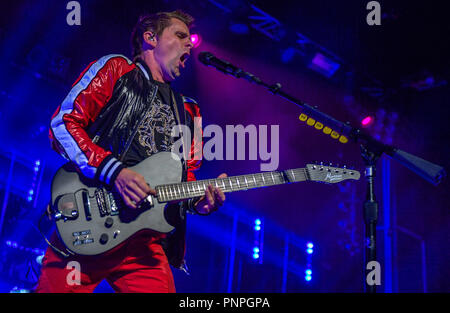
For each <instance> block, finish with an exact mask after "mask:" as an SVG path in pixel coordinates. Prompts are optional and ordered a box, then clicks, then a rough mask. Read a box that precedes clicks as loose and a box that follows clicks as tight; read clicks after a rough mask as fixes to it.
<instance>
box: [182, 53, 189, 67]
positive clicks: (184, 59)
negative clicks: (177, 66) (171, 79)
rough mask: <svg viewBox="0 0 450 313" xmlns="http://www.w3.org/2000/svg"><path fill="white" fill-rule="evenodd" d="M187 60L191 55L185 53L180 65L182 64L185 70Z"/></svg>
mask: <svg viewBox="0 0 450 313" xmlns="http://www.w3.org/2000/svg"><path fill="white" fill-rule="evenodd" d="M187 59H189V53H187V52H185V53H183V54H182V55H181V57H180V63H181V66H182V67H183V68H184V66H185V64H186V61H187Z"/></svg>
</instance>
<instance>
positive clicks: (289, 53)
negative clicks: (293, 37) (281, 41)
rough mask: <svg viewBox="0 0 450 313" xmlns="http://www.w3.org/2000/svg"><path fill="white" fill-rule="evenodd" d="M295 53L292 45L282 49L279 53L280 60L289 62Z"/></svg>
mask: <svg viewBox="0 0 450 313" xmlns="http://www.w3.org/2000/svg"><path fill="white" fill-rule="evenodd" d="M295 53H296V50H295V49H294V48H292V47H290V48H287V49H285V50H283V52H282V53H281V62H283V63H285V64H286V63H289V62H290V61H292V59H293V58H294V55H295Z"/></svg>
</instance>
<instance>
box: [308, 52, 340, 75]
mask: <svg viewBox="0 0 450 313" xmlns="http://www.w3.org/2000/svg"><path fill="white" fill-rule="evenodd" d="M340 66H341V65H340V64H339V63H337V62H335V61H333V60H332V59H331V58H329V57H326V56H324V55H323V54H322V53H319V52H317V53H316V54H315V55H314V57H313V58H312V60H311V63H310V64H309V65H308V67H309V68H310V69H312V70H314V71H316V72H318V73H320V74H322V75H324V76H325V77H327V78H330V77H331V76H333V75H334V73H335V72H336V71H337V70H338V69H339V67H340Z"/></svg>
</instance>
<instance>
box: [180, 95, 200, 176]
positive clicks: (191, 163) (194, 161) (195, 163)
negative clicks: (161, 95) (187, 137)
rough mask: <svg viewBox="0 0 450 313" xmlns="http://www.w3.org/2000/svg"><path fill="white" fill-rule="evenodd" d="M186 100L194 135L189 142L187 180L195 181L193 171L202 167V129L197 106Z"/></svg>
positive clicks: (192, 101) (190, 100) (193, 102)
mask: <svg viewBox="0 0 450 313" xmlns="http://www.w3.org/2000/svg"><path fill="white" fill-rule="evenodd" d="M184 98H185V99H188V101H185V103H184V105H185V109H186V111H187V112H188V114H190V115H191V117H192V120H193V121H194V134H193V136H192V142H191V150H190V158H189V160H187V162H186V164H187V180H188V181H195V180H196V178H195V174H194V171H196V170H198V169H199V168H200V166H201V165H202V158H203V129H202V116H201V113H200V108H199V106H198V104H197V103H196V102H195V101H194V100H192V99H190V98H187V97H184Z"/></svg>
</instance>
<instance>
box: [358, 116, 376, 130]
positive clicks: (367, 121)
mask: <svg viewBox="0 0 450 313" xmlns="http://www.w3.org/2000/svg"><path fill="white" fill-rule="evenodd" d="M374 120H375V119H374V118H373V117H372V116H370V115H368V116H366V117H365V118H363V119H362V120H361V125H362V126H363V127H368V126H370V125H371V124H372V123H373V121H374Z"/></svg>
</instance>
